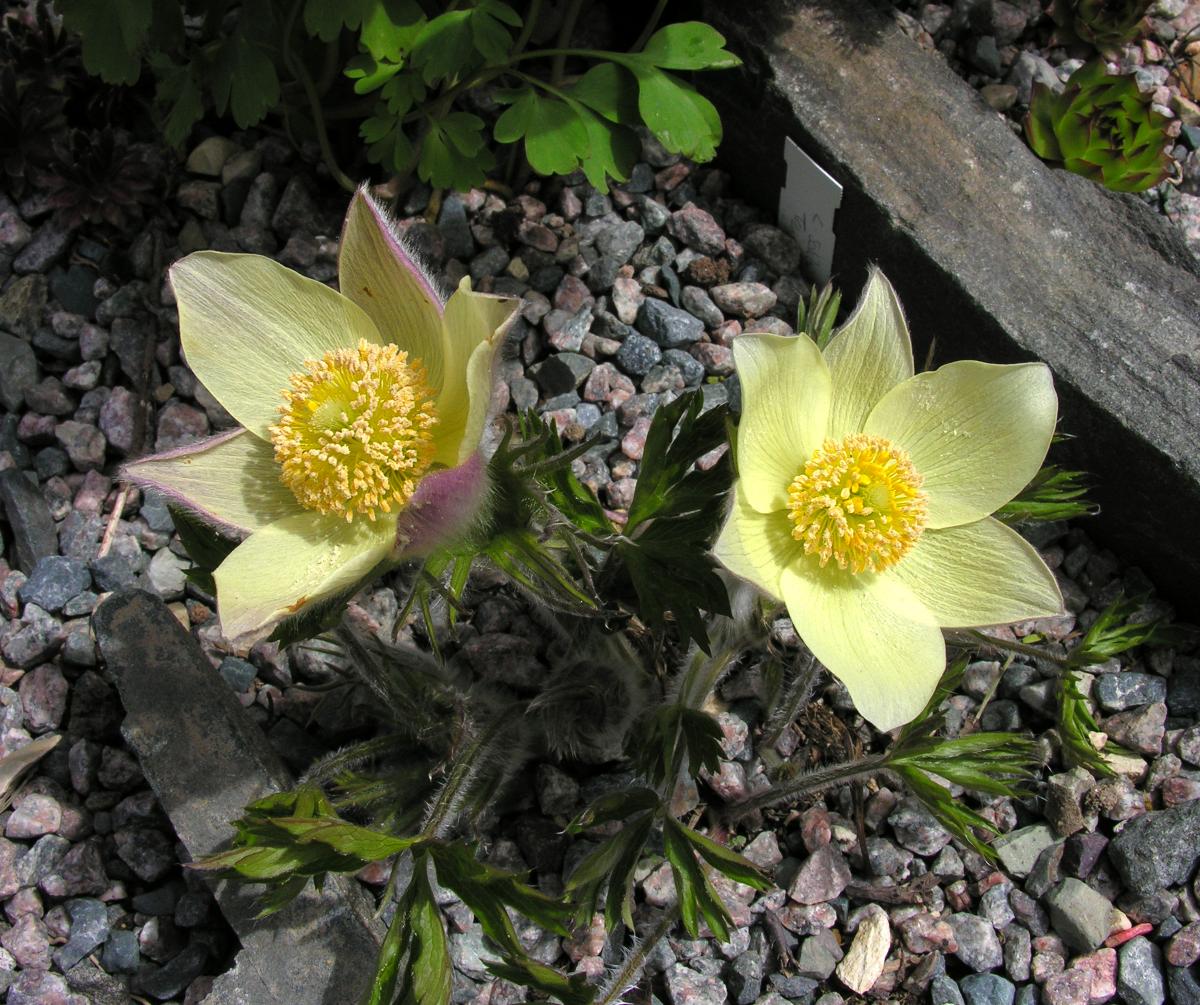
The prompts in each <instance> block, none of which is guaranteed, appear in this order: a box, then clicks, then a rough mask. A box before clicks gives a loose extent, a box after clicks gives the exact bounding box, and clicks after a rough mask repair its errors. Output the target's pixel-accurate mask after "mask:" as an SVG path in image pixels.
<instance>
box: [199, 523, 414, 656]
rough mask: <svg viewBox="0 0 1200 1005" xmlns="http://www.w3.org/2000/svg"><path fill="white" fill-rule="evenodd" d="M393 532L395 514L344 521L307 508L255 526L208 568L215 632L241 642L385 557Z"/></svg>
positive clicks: (345, 585)
mask: <svg viewBox="0 0 1200 1005" xmlns="http://www.w3.org/2000/svg"><path fill="white" fill-rule="evenodd" d="M395 533H396V523H395V520H377V521H376V522H375V523H371V521H369V520H363V519H361V518H360V519H357V520H355V521H354V522H353V523H346V521H344V520H339V519H336V518H332V517H323V516H321V515H320V514H318V513H312V512H307V511H306V512H304V513H300V514H298V515H296V516H289V517H286V518H285V519H283V520H279V521H277V522H276V523H273V524H270V525H269V526H267V527H264V528H263V529H262V530H259V531H255V533H253V534H251V535H250V536H249V537H248V538H246V540H245V541H243V542H242V543H241V544H240V545H238V546H237V547H236V548H234V550H233V551H231V552H230V553H229V555H228V556H227V557H226V559H225V561H224V562H222V563H221V564H220V565H219V566H218V567H217V570H216V572H215V573H214V574H213V575H214V578H215V580H216V583H217V615H218V617H219V618H220V622H221V631H222V632H223V633H224V634H225V637H226V638H228V639H229V640H230V641H232V642H234V643H236V644H238V645H249V644H252V643H253V642H255V641H257V640H259V639H262V638H264V637H266V636H267V635H269V634H270V633H271V631H272V630H273V629H274V627H275V626H276V625H277V624H278V623H279V622H280V621H282V620H283V619H284V618H287V617H290V616H291V615H294V614H299V613H300V612H301V611H303V610H305V609H306V608H308V607H310V606H311V605H313V604H317V603H320V602H321V601H323V600H330V599H332V598H334V597H337V596H338V595H339V594H341V593H344V592H345V591H347V590H349V589H351V588H353V587H355V586H357V585H358V584H360V583H362V582H364V581H365V580H366V579H367V578H368V577H369V576H370V574H371V572H372V571H373V570H374V569H375V568H376V566H378V565H379V564H380V563H382V562H383V561H385V560H386V559H387V557H388V554H389V553H390V552H391V550H392V545H393V542H394V541H395Z"/></svg>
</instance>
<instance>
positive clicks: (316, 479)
mask: <svg viewBox="0 0 1200 1005" xmlns="http://www.w3.org/2000/svg"><path fill="white" fill-rule="evenodd" d="M304 367H305V369H304V372H303V373H294V374H292V376H291V384H292V387H291V389H290V390H286V391H284V392H283V404H282V405H281V406H280V407H279V422H278V423H276V424H275V425H273V426H271V428H270V433H271V442H272V443H274V445H275V460H276V461H277V462H278V463H279V466H280V477H281V479H282V480H283V484H284V485H286V486H287V487H288V488H289V489H291V490H292V493H293V494H294V495H295V496H296V499H297V501H298V502H299V503H300V505H301V506H304V507H306V508H307V509H312V510H316V511H317V512H318V513H322V514H324V515H326V516H328V515H331V514H336V515H338V516H344V517H345V518H346V520H347V521H352V520H353V519H354V517H355V516H358V515H363V516H366V517H367V519H369V520H375V519H376V518H377V517H378V516H379V514H380V513H381V512H383V513H390V512H391V511H392V509H393V508H400V507H403V506H404V505H405V503H407V502H408V500H409V499H410V498H411V496H412V494H413V492H415V491H416V488H417V484H418V483H419V482H420V480H421V477H422V476H423V475H424V474H425V472H426V471H427V470H428V468H429V465H430V463H431V461H432V460H433V453H434V443H433V427H434V426H435V425H436V423H437V415H436V413H435V411H434V407H433V392H432V391H431V390H430V389H429V387H428V385H427V384H426V383H425V370H424V368H423V367H422V366H421V364H420V362H418V361H416V360H412V361H410V360H409V358H408V354H407V353H406V352H404V350H402V349H397V348H396V347H395V346H394V345H390V344H388V345H372V344H371V343H370V342H367V341H366V340H365V339H364V340H361V341H360V342H359V343H358V346H357V347H356V348H354V349H334V350H331V351H329V352H327V353H325V355H324V356H322V357H321V358H320V359H310V360H306V361H305V363H304Z"/></svg>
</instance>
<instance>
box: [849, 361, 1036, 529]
mask: <svg viewBox="0 0 1200 1005" xmlns="http://www.w3.org/2000/svg"><path fill="white" fill-rule="evenodd" d="M1057 413H1058V397H1057V396H1056V395H1055V393H1054V382H1053V380H1052V379H1051V377H1050V370H1049V368H1047V367H1046V366H1045V365H1044V364H1042V363H1016V364H1012V365H1008V366H999V365H996V364H993V363H979V362H976V361H974V360H962V361H960V362H957V363H948V364H946V365H945V366H943V367H941V368H940V369H938V370H935V371H934V372H933V373H919V374H917V375H916V376H915V377H913V378H912V379H911V380H906V381H905V382H904V383H903V384H900V385H899V386H898V387H894V388H892V390H891V391H889V392H888V393H887V394H886V395H885V396H884V398H883V400H882V401H880V402H879V404H878V405H876V406H875V408H874V410H873V411H872V412H871V414H870V415H869V416H868V417H867V423H866V426H865V427H864V432H867V433H873V434H875V435H877V436H882V437H884V438H886V439H889V440H891V441H892V442H893V443H895V444H897V445H898V446H901V447H903V448H904V449H905V450H907V451H908V453H909V455H910V456H911V457H912V462H913V464H914V465H915V466H916V469H917V470H918V471H919V472H920V473H921V475H922V476H923V477H924V479H925V483H924V486H923V487H924V490H925V491H926V492H927V493H928V495H929V526H930V527H935V528H937V527H953V526H957V525H958V524H963V523H973V522H974V521H976V520H979V519H981V518H983V517H985V516H987V515H988V514H989V513H991V512H993V511H994V510H996V509H997V508H998V507H1000V506H1002V505H1004V503H1006V502H1008V500H1009V499H1011V498H1012V497H1013V496H1015V495H1016V494H1017V493H1018V492H1020V491H1021V489H1023V488H1024V487H1025V486H1026V485H1027V484H1028V483H1029V481H1030V479H1032V478H1033V476H1034V475H1035V474H1037V472H1038V469H1039V468H1040V467H1041V464H1042V461H1043V460H1044V459H1045V457H1046V451H1047V449H1049V447H1050V439H1051V437H1052V436H1053V435H1054V423H1055V421H1056V417H1057Z"/></svg>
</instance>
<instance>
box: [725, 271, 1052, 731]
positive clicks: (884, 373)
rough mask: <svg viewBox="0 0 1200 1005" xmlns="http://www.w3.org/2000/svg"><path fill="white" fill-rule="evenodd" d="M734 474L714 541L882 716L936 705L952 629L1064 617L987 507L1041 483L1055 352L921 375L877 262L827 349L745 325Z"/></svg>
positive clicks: (1040, 573) (1035, 564)
mask: <svg viewBox="0 0 1200 1005" xmlns="http://www.w3.org/2000/svg"><path fill="white" fill-rule="evenodd" d="M733 354H734V361H735V363H736V365H737V372H738V375H739V377H740V379H741V384H742V402H743V407H742V417H741V422H740V423H739V425H738V429H737V438H736V457H737V466H738V480H737V482H736V483H735V485H734V491H733V492H732V493H731V494H732V496H733V505H732V509H731V511H730V513H729V516H728V518H727V519H726V522H725V525H724V527H723V529H722V531H721V533H720V536H719V538H718V540H717V544H716V546H715V548H714V552H715V554H716V556H717V558H718V559H719V560H720V561H721V562H722V563H723V564H724V565H725V566H726V567H727V568H728V569H729V570H730V571H731V572H733V573H735V574H736V575H738V576H740V577H742V578H744V579H746V580H748V581H749V582H751V583H752V584H754V585H755V586H757V587H758V588H760V589H761V590H763V591H764V592H766V593H767V594H769V595H770V596H772V597H775V598H780V599H782V600H783V601H784V603H785V604H786V605H787V610H788V613H789V615H790V616H791V619H792V622H793V624H794V625H795V627H796V631H797V632H798V633H799V635H800V636H801V638H802V639H803V640H804V642H805V644H806V645H807V646H808V647H809V649H811V650H812V652H813V654H814V655H815V656H816V657H817V659H819V660H820V661H821V662H822V663H823V664H824V665H825V666H826V667H827V668H828V669H829V670H830V672H831V673H833V674H834V675H835V676H836V677H838V678H839V679H840V680H841V681H842V682H843V683H844V684H845V685H846V687H847V688H848V689H849V691H850V694H851V696H852V697H853V699H854V703H855V705H856V706H857V708H858V710H859V711H860V712H861V713H862V715H863V716H864V717H866V718H867V719H868V720H870V721H871V722H872V723H874V724H875V725H876V726H877V727H879V728H880V729H885V730H886V729H891V728H893V727H895V726H898V725H901V724H902V723H905V722H908V721H909V720H910V719H911V718H913V716H915V715H916V714H917V713H918V712H920V711H921V709H922V708H923V707H924V706H925V704H926V702H927V701H928V700H929V697H930V695H931V694H932V693H933V690H934V688H935V687H936V685H937V682H938V680H939V679H940V677H941V675H942V673H943V671H944V670H945V666H946V651H945V643H944V641H943V637H942V628H944V627H946V628H949V627H969V626H979V625H991V624H1000V623H1006V622H1011V621H1017V620H1022V619H1025V618H1033V617H1040V616H1047V615H1052V614H1056V613H1059V612H1061V611H1062V596H1061V594H1060V592H1059V589H1058V585H1057V582H1056V581H1055V578H1054V574H1053V573H1052V572H1051V571H1050V570H1049V569H1048V568H1047V567H1046V564H1045V563H1044V562H1043V561H1042V559H1041V558H1040V556H1039V555H1038V553H1037V551H1036V550H1035V549H1034V548H1033V547H1032V546H1031V545H1030V544H1029V543H1028V542H1026V541H1025V540H1024V539H1023V538H1022V537H1021V536H1020V535H1019V534H1017V533H1016V532H1015V531H1013V530H1011V529H1009V528H1008V527H1006V526H1005V525H1004V524H1003V523H1001V522H1000V521H998V520H996V519H994V518H993V517H992V516H990V514H991V513H993V512H994V511H995V510H996V509H998V508H999V507H1000V506H1002V505H1003V504H1004V503H1006V502H1008V501H1009V500H1010V499H1011V498H1012V497H1013V496H1015V495H1016V494H1017V493H1018V492H1019V491H1020V490H1021V489H1022V488H1024V487H1025V485H1026V484H1028V483H1029V481H1030V480H1031V479H1032V478H1033V476H1034V475H1035V474H1036V473H1037V471H1038V470H1039V468H1040V467H1041V464H1042V460H1043V458H1044V457H1045V454H1046V450H1047V449H1048V447H1049V445H1050V440H1051V437H1052V436H1053V433H1054V426H1055V422H1056V417H1057V407H1058V402H1057V397H1056V396H1055V393H1054V387H1053V383H1052V381H1051V377H1050V371H1049V370H1048V369H1047V368H1046V367H1045V366H1044V365H1043V364H1041V363H1021V364H1015V365H1008V366H999V365H993V364H988V363H980V362H975V361H972V360H967V361H961V362H955V363H949V364H947V365H946V366H943V367H941V368H940V369H938V370H936V371H933V372H931V373H921V374H916V375H914V373H913V357H912V346H911V343H910V341H909V335H908V328H907V325H906V324H905V320H904V315H903V313H902V311H901V308H900V304H899V302H898V301H897V299H896V295H895V293H894V291H893V290H892V287H891V285H890V284H889V283H888V282H887V280H886V279H885V278H884V277H883V276H882V275H881V274H880V273H879V272H877V271H874V270H873V271H872V273H871V275H870V278H869V280H868V283H867V288H866V290H865V292H864V293H863V296H862V299H861V300H860V301H859V303H858V305H857V307H856V308H855V310H854V312H853V314H852V315H851V317H850V318H849V319H848V320H847V322H846V324H845V325H843V327H842V328H841V329H839V330H838V332H837V333H836V334H835V335H834V337H833V338H832V339H831V340H830V342H829V344H828V345H827V346H826V348H825V350H824V351H823V352H822V351H821V350H820V349H818V347H817V345H816V343H815V342H814V341H813V340H812V339H810V338H808V337H806V336H803V335H801V336H787V337H784V336H778V335H765V334H761V335H760V334H748V335H742V336H740V337H738V338H737V339H735V340H734V343H733Z"/></svg>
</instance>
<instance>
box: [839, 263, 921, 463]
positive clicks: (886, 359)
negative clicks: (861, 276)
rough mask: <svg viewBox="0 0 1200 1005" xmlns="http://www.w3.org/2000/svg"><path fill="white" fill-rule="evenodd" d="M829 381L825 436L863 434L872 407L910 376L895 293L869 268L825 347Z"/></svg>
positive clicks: (908, 348) (910, 365)
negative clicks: (849, 311)
mask: <svg viewBox="0 0 1200 1005" xmlns="http://www.w3.org/2000/svg"><path fill="white" fill-rule="evenodd" d="M825 362H826V363H828V364H829V374H830V377H831V379H832V382H833V400H832V403H831V405H830V408H829V428H828V431H827V435H828V436H830V437H832V438H833V439H835V440H840V439H842V438H843V437H845V436H849V435H851V434H852V433H858V432H861V431H862V428H863V423H864V422H865V421H866V418H867V415H868V414H870V411H871V409H872V408H874V407H875V403H876V402H877V401H879V399H880V398H882V397H883V396H884V395H885V394H886V393H887V392H888V391H890V390H891V389H892V388H893V387H895V386H896V385H897V384H899V383H900V382H901V381H904V380H908V378H909V377H911V376H912V375H913V355H912V342H911V340H910V339H909V335H908V324H907V322H905V320H904V311H903V309H902V308H901V306H900V301H899V299H898V298H897V297H896V291H895V290H894V289H892V284H891V283H889V282H888V281H887V279H886V278H885V277H884V275H883V273H882V272H880V271H879V270H878V269H876V268H874V267H872V268H871V270H870V273H869V275H868V276H867V285H866V287H865V289H864V290H863V294H862V297H861V298H860V299H859V301H858V304H857V305H856V306H855V308H854V312H853V313H852V314H851V315H850V317H849V318H847V320H846V323H845V324H844V325H842V327H841V328H839V329H838V331H837V333H836V334H835V335H834V336H833V338H832V339H831V340H830V342H829V345H827V346H826V347H825Z"/></svg>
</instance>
